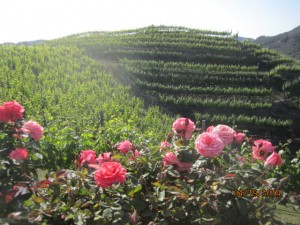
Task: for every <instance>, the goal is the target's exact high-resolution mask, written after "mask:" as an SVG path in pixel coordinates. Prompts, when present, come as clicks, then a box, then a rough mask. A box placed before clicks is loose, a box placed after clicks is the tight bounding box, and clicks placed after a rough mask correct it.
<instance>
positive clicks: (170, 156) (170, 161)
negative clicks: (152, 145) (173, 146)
mask: <svg viewBox="0 0 300 225" xmlns="http://www.w3.org/2000/svg"><path fill="white" fill-rule="evenodd" d="M163 163H164V166H168V165H174V164H179V163H180V161H179V159H178V158H177V156H176V155H175V154H174V152H168V153H167V154H165V155H164V159H163Z"/></svg>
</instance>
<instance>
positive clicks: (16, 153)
mask: <svg viewBox="0 0 300 225" xmlns="http://www.w3.org/2000/svg"><path fill="white" fill-rule="evenodd" d="M27 157H28V151H27V150H26V149H25V148H17V149H15V150H13V151H11V152H10V153H9V158H10V159H11V160H17V161H20V160H23V159H27Z"/></svg>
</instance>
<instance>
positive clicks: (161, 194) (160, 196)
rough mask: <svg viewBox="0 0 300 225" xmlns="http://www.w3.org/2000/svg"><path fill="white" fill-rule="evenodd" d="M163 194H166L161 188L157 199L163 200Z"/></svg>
mask: <svg viewBox="0 0 300 225" xmlns="http://www.w3.org/2000/svg"><path fill="white" fill-rule="evenodd" d="M165 195H166V192H165V190H162V191H161V192H159V196H158V201H160V202H162V201H164V198H165Z"/></svg>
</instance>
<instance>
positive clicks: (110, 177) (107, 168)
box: [94, 162, 126, 188]
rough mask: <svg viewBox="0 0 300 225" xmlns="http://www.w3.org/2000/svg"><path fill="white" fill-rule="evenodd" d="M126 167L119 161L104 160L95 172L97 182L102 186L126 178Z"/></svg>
mask: <svg viewBox="0 0 300 225" xmlns="http://www.w3.org/2000/svg"><path fill="white" fill-rule="evenodd" d="M125 175H126V169H125V168H124V167H122V165H121V164H120V163H118V162H104V163H103V164H102V165H101V166H100V168H99V169H98V170H96V171H95V173H94V179H95V181H96V184H97V185H98V186H100V187H102V188H106V187H108V186H112V185H113V184H114V183H123V182H125V180H126V176H125Z"/></svg>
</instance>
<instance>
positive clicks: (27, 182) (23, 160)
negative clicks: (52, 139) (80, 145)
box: [0, 101, 43, 218]
mask: <svg viewBox="0 0 300 225" xmlns="http://www.w3.org/2000/svg"><path fill="white" fill-rule="evenodd" d="M24 112H25V109H24V107H23V106H21V105H20V104H19V103H18V102H16V101H12V102H4V103H3V104H2V105H1V106H0V218H1V217H6V216H8V217H14V215H20V214H21V212H23V211H25V208H24V205H23V202H24V200H26V199H28V198H29V197H30V195H31V193H32V189H31V187H32V184H33V181H34V180H35V179H36V178H37V171H36V169H37V168H38V167H40V166H41V163H42V158H43V156H42V154H41V152H39V149H38V144H39V143H38V142H36V141H35V140H39V139H40V138H41V137H42V135H43V128H42V127H41V126H40V125H39V124H38V123H36V122H34V121H28V122H25V121H24V118H23V115H24ZM28 134H29V136H30V137H28ZM14 213H16V214H14Z"/></svg>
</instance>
